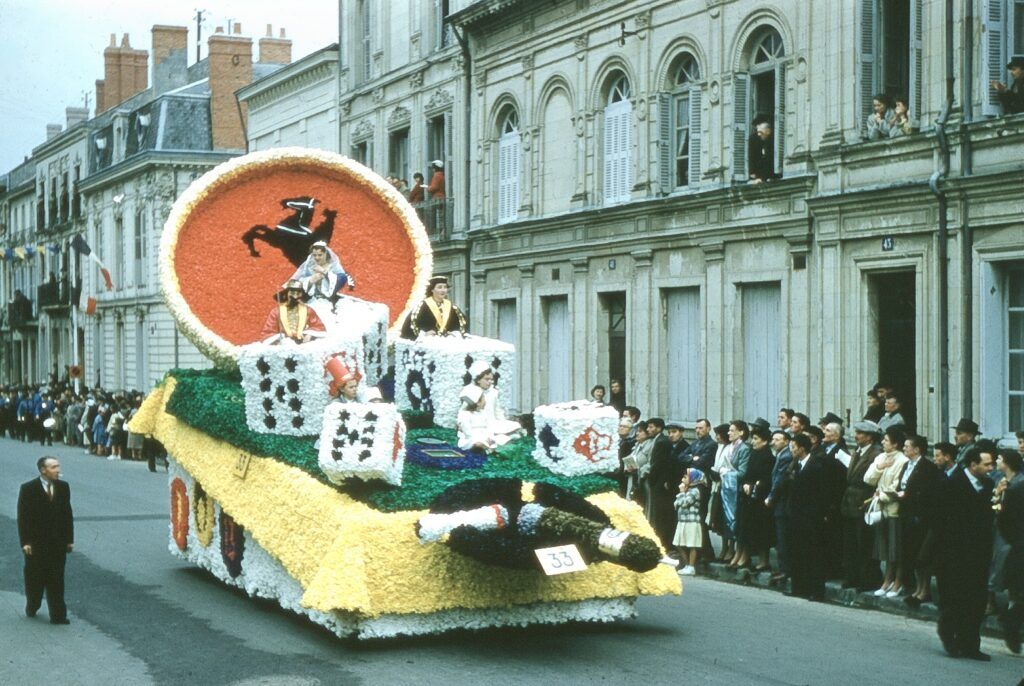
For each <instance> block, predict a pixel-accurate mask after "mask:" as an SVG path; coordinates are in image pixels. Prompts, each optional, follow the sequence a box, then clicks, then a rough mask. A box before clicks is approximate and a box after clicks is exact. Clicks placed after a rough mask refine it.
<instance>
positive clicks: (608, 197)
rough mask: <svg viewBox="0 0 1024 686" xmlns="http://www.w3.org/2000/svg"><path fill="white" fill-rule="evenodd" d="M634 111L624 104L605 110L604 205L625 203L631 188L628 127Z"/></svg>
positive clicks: (608, 107)
mask: <svg viewBox="0 0 1024 686" xmlns="http://www.w3.org/2000/svg"><path fill="white" fill-rule="evenodd" d="M632 113H633V107H632V105H631V104H630V103H629V101H627V100H623V101H620V102H613V103H612V104H610V105H608V106H607V107H606V108H605V110H604V152H605V154H604V168H605V175H604V201H605V203H618V202H626V201H628V200H629V194H630V190H631V189H632V186H633V180H632V173H631V172H632V170H631V168H630V167H631V160H630V154H629V153H630V127H631V121H630V120H631V119H632V116H631V115H632Z"/></svg>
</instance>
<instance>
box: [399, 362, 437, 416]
mask: <svg viewBox="0 0 1024 686" xmlns="http://www.w3.org/2000/svg"><path fill="white" fill-rule="evenodd" d="M405 394H406V397H407V398H408V399H409V404H410V405H411V406H412V409H414V410H417V411H423V412H427V411H429V410H430V409H432V407H433V404H432V403H431V402H430V391H428V390H427V384H426V382H425V381H424V380H423V374H422V373H420V372H418V371H415V370H413V371H411V372H409V376H407V377H406V379H405Z"/></svg>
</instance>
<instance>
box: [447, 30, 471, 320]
mask: <svg viewBox="0 0 1024 686" xmlns="http://www.w3.org/2000/svg"><path fill="white" fill-rule="evenodd" d="M451 27H452V35H454V36H455V40H457V41H458V42H459V49H460V50H461V51H462V117H463V126H462V145H463V149H464V150H465V151H466V159H465V161H464V163H463V170H462V173H463V179H464V182H465V183H464V188H465V189H466V193H465V195H464V196H463V200H462V206H463V210H462V212H463V218H462V221H463V222H464V224H463V226H464V229H463V231H464V233H465V238H466V251H465V258H464V259H465V261H466V299H465V301H464V302H466V303H469V307H470V310H472V307H473V293H472V289H473V277H472V276H471V274H470V264H469V259H470V256H471V255H472V252H473V239H472V238H471V237H470V233H469V222H470V219H471V218H472V216H473V211H472V208H471V207H470V198H471V197H472V196H471V193H470V182H471V180H472V177H471V176H470V172H471V171H472V159H473V154H472V150H471V148H470V146H471V145H472V144H473V139H472V136H471V130H472V128H473V116H472V115H473V82H472V78H471V75H472V73H473V58H472V56H471V55H470V54H469V37H468V36H465V35H463V33H461V32H460V31H459V30H458V29H456V28H455V26H454V25H451Z"/></svg>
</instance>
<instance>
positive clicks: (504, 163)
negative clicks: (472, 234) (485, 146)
mask: <svg viewBox="0 0 1024 686" xmlns="http://www.w3.org/2000/svg"><path fill="white" fill-rule="evenodd" d="M520 150H521V146H520V139H519V132H518V131H516V132H514V133H506V134H503V135H502V136H501V139H500V140H499V141H498V222H499V223H501V222H510V221H515V219H516V217H517V214H518V211H519V157H520Z"/></svg>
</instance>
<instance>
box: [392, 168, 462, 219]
mask: <svg viewBox="0 0 1024 686" xmlns="http://www.w3.org/2000/svg"><path fill="white" fill-rule="evenodd" d="M387 181H388V183H390V184H391V185H392V186H393V187H394V188H395V190H397V191H398V192H399V193H401V194H402V195H403V196H405V198H406V199H407V200H408V201H409V203H410V204H411V205H412V206H413V207H414V208H416V213H417V214H418V215H419V217H420V220H421V221H423V222H424V224H426V227H427V230H428V231H434V230H435V229H436V230H442V229H443V228H444V225H445V201H446V200H447V198H448V196H447V192H446V184H445V176H444V162H443V161H442V160H433V161H432V162H431V163H430V181H429V183H428V182H426V181H425V180H424V178H423V174H421V173H420V172H416V173H415V174H413V175H412V183H411V184H410V183H408V182H406V180H405V179H403V178H402V177H401V176H399V175H398V174H396V173H395V172H389V173H388V175H387Z"/></svg>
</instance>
